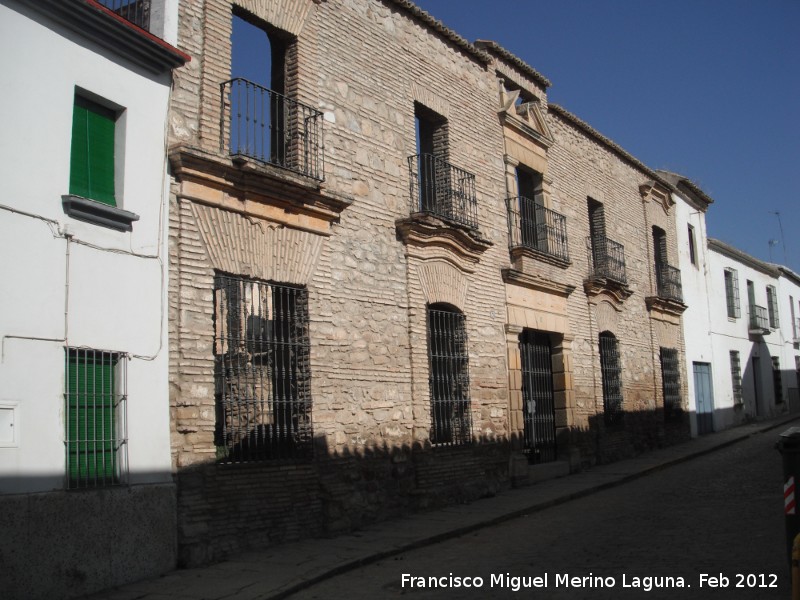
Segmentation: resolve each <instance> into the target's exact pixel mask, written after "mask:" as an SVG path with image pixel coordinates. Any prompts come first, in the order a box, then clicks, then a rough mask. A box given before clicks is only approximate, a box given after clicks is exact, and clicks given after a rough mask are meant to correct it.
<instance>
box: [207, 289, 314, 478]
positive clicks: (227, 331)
mask: <svg viewBox="0 0 800 600" xmlns="http://www.w3.org/2000/svg"><path fill="white" fill-rule="evenodd" d="M214 367H215V368H214V375H215V397H216V410H217V419H216V436H215V437H216V445H217V457H218V458H219V459H220V460H221V461H222V462H255V461H263V460H271V459H282V458H308V457H310V455H311V449H312V427H311V388H310V378H311V369H310V366H309V341H308V296H307V291H306V290H305V289H304V288H299V287H292V286H288V285H281V284H276V283H268V282H265V281H258V280H255V279H248V278H244V277H235V276H231V275H223V274H217V275H216V277H215V278H214Z"/></svg>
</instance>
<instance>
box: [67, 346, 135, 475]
mask: <svg viewBox="0 0 800 600" xmlns="http://www.w3.org/2000/svg"><path fill="white" fill-rule="evenodd" d="M126 363H127V360H126V359H125V357H124V356H123V355H120V354H118V353H116V352H103V351H100V350H86V349H72V348H68V349H67V351H66V371H67V373H66V390H65V410H66V431H65V437H66V453H67V460H66V463H67V487H69V488H87V487H104V486H108V485H114V484H117V483H119V482H120V475H121V470H122V469H121V467H122V464H121V463H122V461H121V453H120V448H121V447H122V446H123V444H124V441H125V436H124V420H123V419H122V417H123V416H124V411H123V408H124V401H125V389H124V388H125V380H126V377H125V364H126Z"/></svg>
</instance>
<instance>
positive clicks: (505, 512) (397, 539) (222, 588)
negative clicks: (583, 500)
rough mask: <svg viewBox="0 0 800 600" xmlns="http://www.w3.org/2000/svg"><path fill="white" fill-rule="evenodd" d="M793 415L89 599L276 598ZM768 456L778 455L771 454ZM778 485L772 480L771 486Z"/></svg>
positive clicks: (782, 423)
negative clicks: (348, 532)
mask: <svg viewBox="0 0 800 600" xmlns="http://www.w3.org/2000/svg"><path fill="white" fill-rule="evenodd" d="M797 419H800V415H785V416H783V417H780V418H776V419H773V420H770V421H761V422H758V423H753V424H750V425H744V426H742V427H736V428H734V429H728V430H725V431H722V432H719V433H713V434H709V435H705V436H703V437H700V438H696V439H694V440H691V441H689V442H686V443H683V444H679V445H676V446H671V447H669V448H663V449H660V450H655V451H653V452H649V453H647V454H644V455H642V456H639V457H637V458H632V459H629V460H624V461H620V462H616V463H613V464H609V465H602V466H597V467H594V468H592V469H591V470H589V471H585V472H582V473H578V474H575V475H570V476H567V477H562V478H559V479H551V480H548V481H542V482H539V483H535V484H533V485H531V486H528V487H525V488H520V489H514V490H508V491H505V492H503V493H501V494H499V495H498V496H496V497H494V498H487V499H483V500H478V501H476V502H473V503H472V504H468V505H458V506H452V507H449V508H445V509H441V510H436V511H431V512H426V513H420V514H414V515H410V516H408V517H404V518H402V519H399V520H392V521H387V522H384V523H380V524H377V525H374V526H372V527H369V528H368V529H364V530H362V531H359V532H357V533H354V534H351V535H344V536H338V537H336V538H330V539H310V540H303V541H301V542H294V543H290V544H284V545H280V546H276V547H274V548H270V549H267V550H265V551H262V552H252V553H248V554H243V555H240V556H235V557H232V558H230V559H229V560H227V561H225V562H222V563H218V564H214V565H209V566H205V567H200V568H196V569H186V570H180V571H173V572H171V573H168V574H167V575H165V576H163V577H159V578H156V579H150V580H145V581H140V582H138V583H134V584H130V585H126V586H122V587H120V588H116V589H111V590H106V591H104V592H101V593H99V594H95V595H92V596H90V598H91V599H92V600H100V599H104V600H178V599H182V600H188V599H192V600H201V599H203V600H222V599H231V600H234V599H235V600H276V599H278V598H286V597H288V596H289V595H290V594H292V593H294V592H297V591H299V590H301V589H303V588H307V587H310V586H311V585H313V584H314V583H317V582H319V581H322V580H324V579H328V578H330V577H332V576H334V575H338V574H340V573H344V572H345V571H349V570H352V569H355V568H358V567H360V566H362V565H365V564H369V563H372V562H375V561H378V560H381V559H383V558H386V557H388V556H393V555H396V554H400V553H402V552H405V551H407V550H411V549H414V548H419V547H422V546H427V545H429V544H433V543H435V542H438V541H441V540H445V539H449V538H453V537H457V536H459V535H463V534H465V533H468V532H470V531H473V530H476V529H480V528H482V527H486V526H489V525H492V524H495V523H499V522H502V521H506V520H508V519H513V518H515V517H518V516H521V515H525V514H530V513H532V512H536V511H539V510H542V509H545V508H548V507H550V506H554V505H556V504H561V503H563V502H567V501H569V500H572V499H575V498H580V497H582V496H587V495H589V494H592V493H594V492H597V491H599V490H603V489H606V488H610V487H613V486H616V485H620V484H622V483H624V482H626V481H630V480H632V479H636V478H638V477H642V476H644V475H647V474H648V473H652V472H654V471H657V470H659V469H663V468H665V467H668V466H671V465H674V464H677V463H680V462H683V461H685V460H689V459H691V458H694V457H697V456H702V455H703V454H707V453H709V452H713V451H714V450H717V449H719V448H723V447H725V446H729V445H731V444H734V443H736V442H739V441H741V440H744V439H747V438H749V437H751V436H753V435H757V434H760V433H763V432H766V431H772V430H774V432H773V433H774V436H775V439H776V441H777V437H778V434H779V433H781V431H783V429H785V428H788V427H789V426H790V425H789V424H790V423H791V422H792V421H795V420H797ZM775 460H780V456H779V454H778V452H777V451H776V453H775ZM776 485H778V483H776Z"/></svg>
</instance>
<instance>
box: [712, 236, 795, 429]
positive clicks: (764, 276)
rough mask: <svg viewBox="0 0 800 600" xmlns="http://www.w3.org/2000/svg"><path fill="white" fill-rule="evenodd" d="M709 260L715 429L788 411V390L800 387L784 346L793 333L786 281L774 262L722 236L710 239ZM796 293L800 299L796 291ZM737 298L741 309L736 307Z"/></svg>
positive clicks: (790, 357) (787, 349)
mask: <svg viewBox="0 0 800 600" xmlns="http://www.w3.org/2000/svg"><path fill="white" fill-rule="evenodd" d="M708 259H709V260H708V267H709V268H708V273H707V278H708V289H709V291H710V292H711V293H710V294H709V297H708V301H709V307H710V311H709V315H710V327H709V331H710V338H711V343H712V346H713V355H714V357H715V360H714V361H713V362H714V364H713V367H714V372H713V387H714V394H713V400H714V428H715V429H724V428H726V427H731V426H733V425H736V424H739V423H742V422H744V421H746V420H749V419H757V418H765V417H771V416H774V415H777V414H781V413H784V412H787V411H788V410H789V401H788V400H789V388H790V387H794V388H796V387H797V382H796V376H795V374H794V358H793V357H792V356H790V350H791V347H790V346H788V347H787V344H786V338H787V336H789V337H791V330H790V324H789V321H790V320H791V319H790V316H789V315H790V307H789V300H788V297H789V295H790V294H791V291H790V290H789V289H788V279H787V280H786V281H787V283H786V284H783V285H782V284H781V281H782V280H784V279H786V278H785V277H782V276H781V275H780V273H781V272H780V270H779V269H778V268H777V267H776V266H775V265H770V264H768V263H764V262H762V261H759V260H757V259H755V258H753V257H751V256H749V255H747V254H745V253H744V252H741V251H740V250H738V249H736V248H734V247H732V246H729V245H727V244H725V243H723V242H720V241H718V240H713V239H710V240H709V241H708ZM726 272H727V273H728V274H729V275H728V277H727V281H726ZM732 285H733V286H735V289H733V290H731V286H732ZM795 287H796V286H795ZM731 291H733V292H737V291H738V296H737V295H736V294H734V295H733V296H732V295H731ZM792 295H793V296H794V297H795V298H797V297H798V292H797V291H795V292H794V294H792ZM737 297H738V310H732V309H735V308H737V306H736V304H737ZM789 365H791V366H790V367H789ZM737 366H738V374H737ZM787 368H791V371H790V372H788V373H787ZM790 376H791V377H790ZM739 377H740V378H741V380H740V382H739V381H737V379H738V378H739ZM739 386H741V392H739V389H738V388H739Z"/></svg>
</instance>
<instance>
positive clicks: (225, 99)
mask: <svg viewBox="0 0 800 600" xmlns="http://www.w3.org/2000/svg"><path fill="white" fill-rule="evenodd" d="M220 92H221V94H222V107H223V109H222V114H221V118H220V130H221V135H220V139H221V140H222V144H223V148H222V150H223V151H225V148H224V145H225V143H226V142H227V144H228V151H229V153H230V155H231V156H244V157H248V158H252V159H254V160H257V161H259V162H263V163H269V164H271V165H275V166H277V167H281V168H283V169H287V170H289V171H294V172H295V173H300V174H302V175H306V176H308V177H311V178H312V179H316V180H317V181H322V180H324V179H325V150H324V146H323V133H324V132H323V118H322V113H321V112H320V111H318V110H316V109H315V108H312V107H311V106H308V105H306V104H303V103H302V102H298V101H296V100H292V99H291V98H287V97H286V96H283V95H282V94H279V93H278V92H275V91H273V90H271V89H269V88H266V87H263V86H261V85H258V84H257V83H253V82H252V81H248V80H247V79H244V78H242V77H236V78H234V79H230V80H228V81H224V82H222V83H221V84H220Z"/></svg>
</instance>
